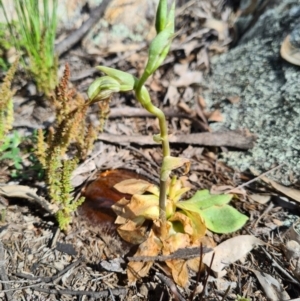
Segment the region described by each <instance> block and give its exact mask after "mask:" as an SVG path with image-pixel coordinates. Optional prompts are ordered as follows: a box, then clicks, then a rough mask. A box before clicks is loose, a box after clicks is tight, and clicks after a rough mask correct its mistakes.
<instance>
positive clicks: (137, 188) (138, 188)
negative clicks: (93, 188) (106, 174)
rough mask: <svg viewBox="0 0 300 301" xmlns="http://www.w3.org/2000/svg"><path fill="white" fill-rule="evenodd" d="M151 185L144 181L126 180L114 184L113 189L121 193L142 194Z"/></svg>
mask: <svg viewBox="0 0 300 301" xmlns="http://www.w3.org/2000/svg"><path fill="white" fill-rule="evenodd" d="M152 185H153V184H151V183H149V182H147V181H144V180H138V179H128V180H124V181H122V182H120V183H118V184H116V185H115V186H114V188H115V189H117V190H118V191H120V192H122V193H128V194H143V193H144V192H145V191H147V189H148V188H149V187H150V186H152Z"/></svg>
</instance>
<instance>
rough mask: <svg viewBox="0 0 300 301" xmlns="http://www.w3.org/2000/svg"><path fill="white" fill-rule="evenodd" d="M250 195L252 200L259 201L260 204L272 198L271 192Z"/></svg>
mask: <svg viewBox="0 0 300 301" xmlns="http://www.w3.org/2000/svg"><path fill="white" fill-rule="evenodd" d="M248 197H249V199H250V200H252V201H254V202H257V203H259V204H266V203H268V202H269V201H270V199H271V195H270V194H259V193H253V194H249V195H248Z"/></svg>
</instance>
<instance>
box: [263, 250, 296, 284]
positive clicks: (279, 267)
mask: <svg viewBox="0 0 300 301" xmlns="http://www.w3.org/2000/svg"><path fill="white" fill-rule="evenodd" d="M260 247H261V249H262V250H263V251H264V253H265V254H266V255H267V257H268V258H269V259H270V260H272V265H273V266H275V267H276V268H278V269H279V270H280V271H281V272H282V273H283V274H284V275H285V276H286V277H288V278H289V280H290V281H291V282H292V283H295V284H297V285H298V286H299V287H300V283H299V281H297V280H296V279H295V278H294V277H293V276H291V275H290V274H289V273H288V272H287V271H286V270H285V269H284V268H282V267H281V266H280V265H279V264H278V263H277V261H276V260H275V259H274V258H273V257H272V256H271V254H269V252H267V250H266V249H265V248H264V247H262V246H260Z"/></svg>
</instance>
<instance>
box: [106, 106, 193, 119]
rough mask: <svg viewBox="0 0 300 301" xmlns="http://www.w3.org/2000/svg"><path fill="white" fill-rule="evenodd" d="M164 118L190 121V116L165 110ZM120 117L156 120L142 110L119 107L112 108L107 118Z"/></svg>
mask: <svg viewBox="0 0 300 301" xmlns="http://www.w3.org/2000/svg"><path fill="white" fill-rule="evenodd" d="M164 113H165V115H166V117H178V118H187V119H190V118H191V116H190V115H188V114H185V113H181V112H178V111H175V110H165V111H164ZM122 117H151V118H156V117H155V116H154V115H153V114H151V113H149V112H148V111H146V110H145V109H142V108H131V107H121V108H112V109H111V110H110V112H109V116H108V118H122Z"/></svg>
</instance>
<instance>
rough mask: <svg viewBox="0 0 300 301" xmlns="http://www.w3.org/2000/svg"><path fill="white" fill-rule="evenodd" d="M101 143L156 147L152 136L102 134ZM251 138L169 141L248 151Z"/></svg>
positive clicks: (233, 135)
mask: <svg viewBox="0 0 300 301" xmlns="http://www.w3.org/2000/svg"><path fill="white" fill-rule="evenodd" d="M98 139H99V140H101V141H106V142H111V143H118V144H121V143H122V144H124V143H135V144H138V145H157V143H156V142H154V140H153V138H152V136H141V135H136V136H123V135H112V134H106V133H102V134H100V135H99V137H98ZM254 139H255V138H254V137H253V136H248V137H247V136H244V135H243V134H241V132H238V131H226V132H213V133H196V134H186V135H178V136H170V138H169V141H170V143H173V144H190V145H207V146H227V147H235V148H240V149H249V148H252V147H253V146H254Z"/></svg>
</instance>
